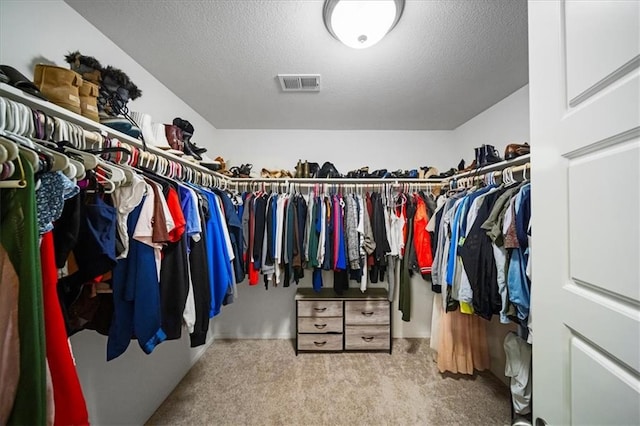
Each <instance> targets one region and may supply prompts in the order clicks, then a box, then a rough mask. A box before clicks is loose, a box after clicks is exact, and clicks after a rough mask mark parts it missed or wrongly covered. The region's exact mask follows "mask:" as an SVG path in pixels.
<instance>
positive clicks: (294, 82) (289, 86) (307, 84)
mask: <svg viewBox="0 0 640 426" xmlns="http://www.w3.org/2000/svg"><path fill="white" fill-rule="evenodd" d="M278 80H279V81H280V87H282V91H283V92H319V91H320V74H278Z"/></svg>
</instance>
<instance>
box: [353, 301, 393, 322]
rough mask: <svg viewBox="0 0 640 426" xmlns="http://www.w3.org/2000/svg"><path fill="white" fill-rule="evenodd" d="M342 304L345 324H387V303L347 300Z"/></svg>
mask: <svg viewBox="0 0 640 426" xmlns="http://www.w3.org/2000/svg"><path fill="white" fill-rule="evenodd" d="M344 303H345V305H344V315H345V320H344V322H345V324H362V325H366V324H389V302H387V301H382V300H347V301H345V302H344Z"/></svg>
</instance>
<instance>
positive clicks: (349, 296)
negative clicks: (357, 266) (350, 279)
mask: <svg viewBox="0 0 640 426" xmlns="http://www.w3.org/2000/svg"><path fill="white" fill-rule="evenodd" d="M307 351H308V352H322V351H326V352H330V351H333V352H338V351H385V352H389V353H391V304H390V303H389V300H388V297H387V291H386V290H385V289H383V288H370V289H367V291H366V292H365V293H362V292H361V291H360V290H359V289H349V290H347V291H345V292H344V294H342V295H340V296H339V295H337V294H336V293H335V292H334V291H333V289H329V288H326V289H322V290H321V291H320V292H315V291H313V289H311V288H301V289H298V291H297V292H296V355H297V354H298V352H307Z"/></svg>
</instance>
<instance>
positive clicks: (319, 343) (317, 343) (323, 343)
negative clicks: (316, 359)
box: [313, 340, 327, 346]
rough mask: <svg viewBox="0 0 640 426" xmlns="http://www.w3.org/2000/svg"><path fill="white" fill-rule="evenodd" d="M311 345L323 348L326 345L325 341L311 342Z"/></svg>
mask: <svg viewBox="0 0 640 426" xmlns="http://www.w3.org/2000/svg"><path fill="white" fill-rule="evenodd" d="M313 344H314V345H316V346H324V345H326V344H327V341H326V340H325V341H324V342H313Z"/></svg>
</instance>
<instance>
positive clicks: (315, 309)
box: [313, 306, 327, 312]
mask: <svg viewBox="0 0 640 426" xmlns="http://www.w3.org/2000/svg"><path fill="white" fill-rule="evenodd" d="M313 310H314V311H316V312H324V311H326V310H327V308H326V306H325V307H324V308H313Z"/></svg>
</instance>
